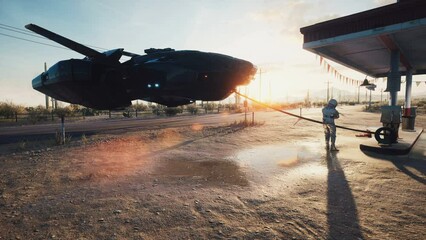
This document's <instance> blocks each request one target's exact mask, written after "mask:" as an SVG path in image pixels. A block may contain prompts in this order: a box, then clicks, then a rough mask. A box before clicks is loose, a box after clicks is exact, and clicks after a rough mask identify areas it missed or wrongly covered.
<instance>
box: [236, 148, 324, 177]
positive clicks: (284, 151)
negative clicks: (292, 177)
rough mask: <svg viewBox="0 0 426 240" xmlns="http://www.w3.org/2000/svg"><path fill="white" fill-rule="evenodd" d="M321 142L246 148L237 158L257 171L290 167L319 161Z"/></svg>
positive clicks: (242, 163)
mask: <svg viewBox="0 0 426 240" xmlns="http://www.w3.org/2000/svg"><path fill="white" fill-rule="evenodd" d="M320 148H321V146H320V143H313V142H307V143H303V144H300V145H290V144H285V145H282V144H281V145H265V146H260V147H255V148H250V149H245V150H243V151H240V152H238V153H237V154H236V156H235V158H234V159H236V160H237V161H238V162H239V163H240V164H241V165H243V166H245V167H249V168H253V169H255V170H257V171H261V172H264V171H271V170H273V169H277V168H281V169H290V168H295V167H298V166H301V165H303V164H309V163H319V162H320V153H319V149H320Z"/></svg>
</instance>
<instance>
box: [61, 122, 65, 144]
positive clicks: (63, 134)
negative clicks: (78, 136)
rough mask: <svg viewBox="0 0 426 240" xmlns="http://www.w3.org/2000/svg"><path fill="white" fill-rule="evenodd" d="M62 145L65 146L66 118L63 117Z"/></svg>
mask: <svg viewBox="0 0 426 240" xmlns="http://www.w3.org/2000/svg"><path fill="white" fill-rule="evenodd" d="M61 133H62V145H64V144H65V116H61Z"/></svg>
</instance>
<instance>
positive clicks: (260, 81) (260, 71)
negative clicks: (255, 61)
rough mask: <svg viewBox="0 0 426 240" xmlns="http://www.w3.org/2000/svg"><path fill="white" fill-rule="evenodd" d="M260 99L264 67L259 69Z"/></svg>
mask: <svg viewBox="0 0 426 240" xmlns="http://www.w3.org/2000/svg"><path fill="white" fill-rule="evenodd" d="M259 101H262V69H259Z"/></svg>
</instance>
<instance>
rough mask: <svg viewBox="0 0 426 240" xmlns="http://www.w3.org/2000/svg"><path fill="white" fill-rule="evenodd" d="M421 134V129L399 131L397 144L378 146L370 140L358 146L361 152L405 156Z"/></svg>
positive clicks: (373, 140)
mask: <svg viewBox="0 0 426 240" xmlns="http://www.w3.org/2000/svg"><path fill="white" fill-rule="evenodd" d="M422 133H423V128H420V129H416V130H414V131H413V130H410V131H402V130H400V131H399V137H398V143H392V144H379V143H378V142H377V141H376V139H374V138H371V139H369V140H368V141H367V142H366V143H365V144H360V145H359V148H360V149H361V151H369V152H375V153H380V154H386V155H406V154H408V153H409V152H410V151H411V148H412V147H413V146H414V144H415V143H416V142H417V140H418V139H419V137H420V135H421V134H422Z"/></svg>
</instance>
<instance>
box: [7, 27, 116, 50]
mask: <svg viewBox="0 0 426 240" xmlns="http://www.w3.org/2000/svg"><path fill="white" fill-rule="evenodd" d="M0 29H3V30H7V31H12V32H16V33H20V34H25V35H28V36H31V37H36V38H41V39H48V38H46V37H43V36H39V35H35V34H32V32H31V31H29V30H27V29H22V28H17V27H13V26H10V25H7V24H3V23H0ZM0 35H3V36H7V37H11V38H15V39H19V40H23V41H27V42H32V43H37V44H41V45H45V46H49V47H55V48H60V49H67V50H71V49H68V48H65V47H61V46H56V45H52V44H48V43H42V42H38V41H34V40H30V39H26V38H21V37H17V36H14V35H9V34H5V33H0ZM85 46H88V47H91V48H97V49H99V50H109V49H106V48H102V47H97V46H92V45H85Z"/></svg>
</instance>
